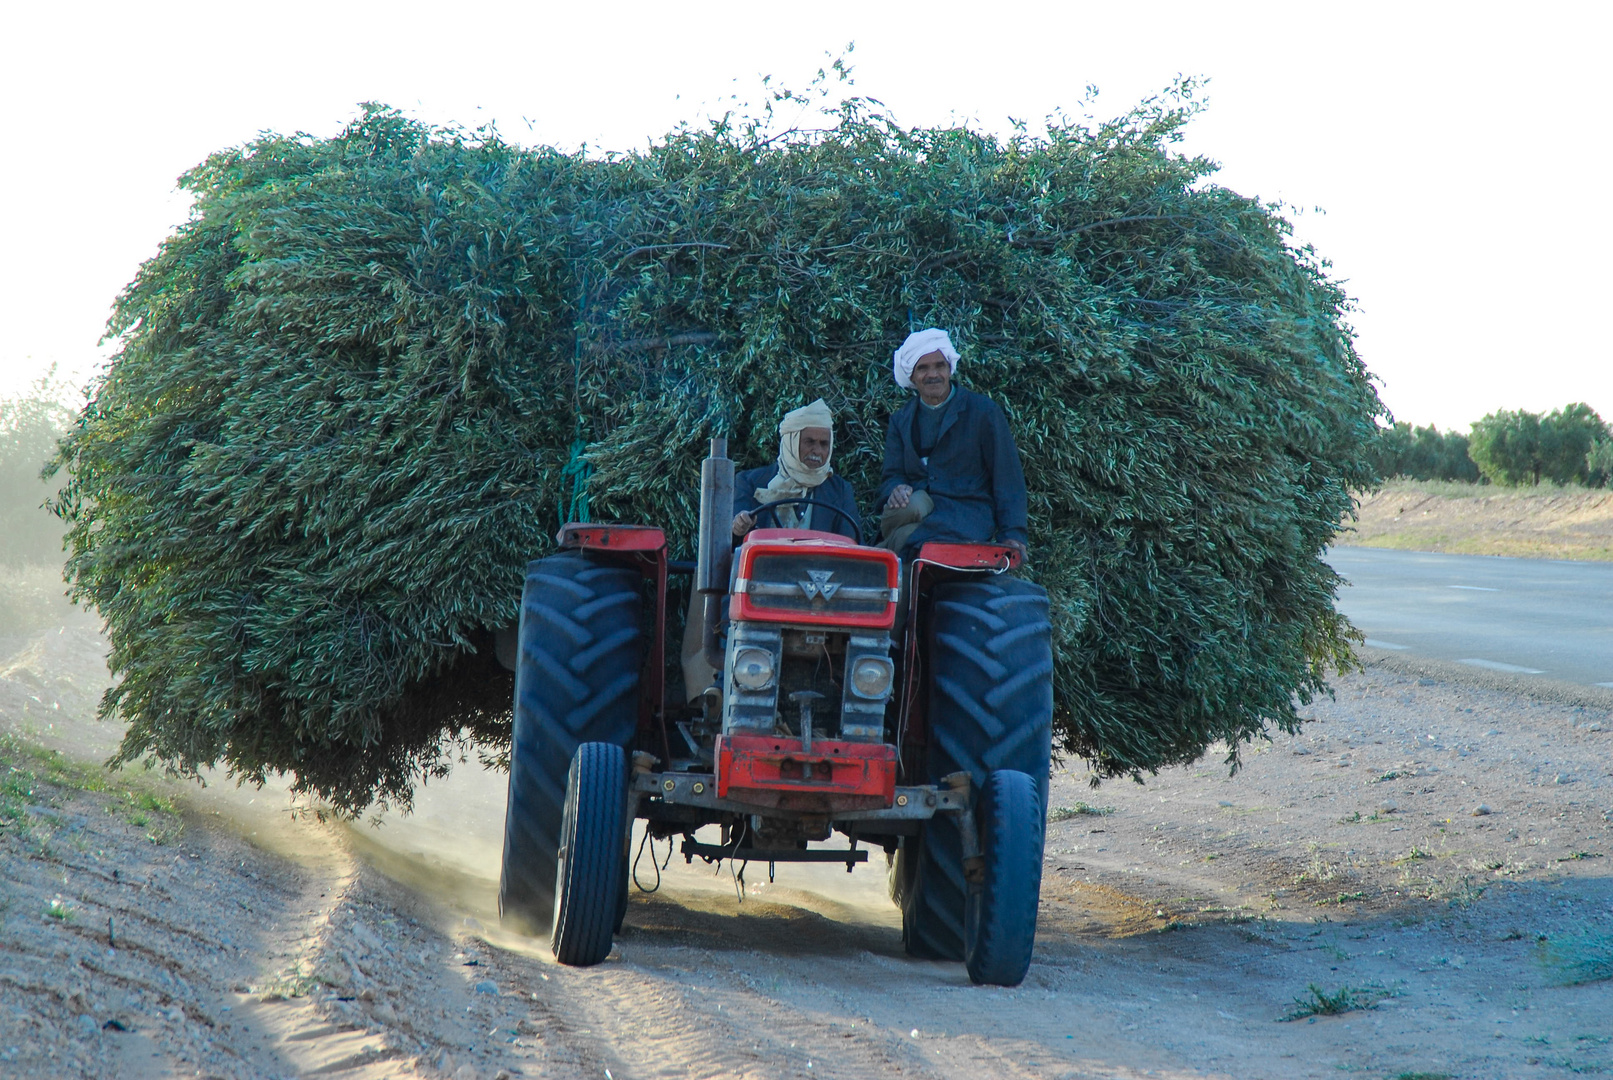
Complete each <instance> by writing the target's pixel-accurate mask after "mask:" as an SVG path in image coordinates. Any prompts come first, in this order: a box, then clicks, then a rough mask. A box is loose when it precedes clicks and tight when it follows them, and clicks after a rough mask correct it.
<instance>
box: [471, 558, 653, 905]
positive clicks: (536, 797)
mask: <svg viewBox="0 0 1613 1080" xmlns="http://www.w3.org/2000/svg"><path fill="white" fill-rule="evenodd" d="M642 580H643V579H642V578H641V577H640V575H639V574H638V572H637V571H635V570H631V569H627V568H623V567H619V566H610V565H606V564H602V563H600V562H597V561H595V560H594V558H592V557H591V556H589V555H587V554H585V553H582V552H576V551H568V552H562V553H560V554H557V555H551V556H549V557H548V558H544V559H539V560H537V561H535V562H533V563H531V564H530V565H529V566H528V567H527V574H526V587H525V589H524V590H523V592H522V596H521V623H520V629H519V631H518V639H519V640H518V653H517V657H516V676H515V725H514V730H513V732H512V734H511V743H510V784H509V799H508V803H507V805H506V809H505V822H504V857H503V866H502V869H501V872H500V875H499V911H500V913H501V915H502V916H503V918H504V919H506V920H508V921H510V922H512V923H515V924H517V925H519V926H521V927H522V928H524V929H526V930H527V931H528V932H532V933H541V932H543V931H544V930H546V929H548V928H549V926H550V924H551V922H552V916H553V910H554V898H555V861H556V852H557V850H558V848H559V843H560V825H561V816H562V813H563V811H564V807H565V799H566V779H567V775H568V773H569V771H570V768H571V760H572V758H573V756H575V754H576V752H577V748H578V747H579V746H581V745H582V744H583V743H587V742H603V743H610V744H612V745H615V746H620V747H624V748H625V747H627V746H628V745H629V744H630V743H631V741H632V738H633V734H634V730H635V728H636V726H637V724H638V687H639V677H640V668H641V667H642V665H643V661H644V633H643V629H642V627H641V625H640V619H641V613H642V611H643V585H642Z"/></svg>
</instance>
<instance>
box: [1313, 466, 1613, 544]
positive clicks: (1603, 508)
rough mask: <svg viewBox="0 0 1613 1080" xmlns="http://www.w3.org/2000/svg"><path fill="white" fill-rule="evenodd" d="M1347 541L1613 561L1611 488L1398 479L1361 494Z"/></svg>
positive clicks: (1344, 541) (1342, 541)
mask: <svg viewBox="0 0 1613 1080" xmlns="http://www.w3.org/2000/svg"><path fill="white" fill-rule="evenodd" d="M1345 524H1346V525H1347V526H1348V527H1349V529H1350V531H1347V532H1345V533H1344V534H1343V535H1342V536H1340V537H1339V539H1338V541H1337V543H1339V544H1341V545H1345V546H1356V547H1378V548H1395V549H1399V550H1402V551H1440V552H1448V553H1451V554H1457V555H1512V556H1518V557H1523V558H1538V559H1588V560H1597V561H1613V491H1610V490H1608V489H1606V488H1581V487H1557V486H1556V485H1552V484H1542V485H1540V486H1539V487H1534V488H1498V487H1491V486H1487V485H1486V486H1481V485H1478V484H1456V483H1448V482H1438V481H1432V482H1430V481H1418V480H1395V481H1391V482H1390V483H1388V484H1385V485H1384V486H1383V488H1382V489H1381V490H1379V491H1377V492H1375V493H1373V494H1370V495H1363V496H1362V497H1361V508H1360V516H1359V520H1357V521H1355V522H1346V523H1345Z"/></svg>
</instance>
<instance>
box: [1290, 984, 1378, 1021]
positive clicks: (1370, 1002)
mask: <svg viewBox="0 0 1613 1080" xmlns="http://www.w3.org/2000/svg"><path fill="white" fill-rule="evenodd" d="M1305 989H1306V992H1305V993H1304V994H1302V995H1300V996H1299V997H1297V998H1295V999H1294V1007H1293V1008H1292V1009H1290V1010H1289V1011H1288V1012H1287V1013H1284V1014H1283V1015H1282V1016H1281V1017H1279V1019H1280V1020H1285V1021H1294V1020H1304V1019H1306V1018H1307V1017H1311V1016H1338V1015H1339V1014H1340V1013H1347V1012H1355V1011H1356V1010H1357V1009H1372V1008H1376V1007H1377V1004H1378V1002H1380V1001H1382V1000H1383V999H1384V998H1386V997H1388V996H1389V992H1388V991H1387V990H1385V989H1383V988H1382V987H1378V986H1370V987H1366V988H1364V989H1358V988H1356V987H1352V986H1341V987H1339V988H1338V990H1336V991H1334V992H1333V993H1331V994H1329V993H1328V992H1327V991H1325V990H1323V989H1322V988H1321V987H1319V986H1317V985H1316V984H1315V983H1311V984H1310V985H1309V986H1308V987H1306V988H1305Z"/></svg>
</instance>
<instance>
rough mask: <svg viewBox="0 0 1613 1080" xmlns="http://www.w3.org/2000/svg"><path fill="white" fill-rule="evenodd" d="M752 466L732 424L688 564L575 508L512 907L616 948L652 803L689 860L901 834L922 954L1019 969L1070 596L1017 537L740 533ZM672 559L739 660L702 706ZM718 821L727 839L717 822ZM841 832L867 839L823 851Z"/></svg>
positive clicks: (522, 697)
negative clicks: (1035, 573) (1046, 582)
mask: <svg viewBox="0 0 1613 1080" xmlns="http://www.w3.org/2000/svg"><path fill="white" fill-rule="evenodd" d="M733 479H734V468H733V463H732V462H731V461H729V460H728V457H727V445H726V440H724V439H713V440H712V446H711V456H710V457H708V458H707V459H706V460H705V461H704V462H703V463H702V466H701V495H700V533H699V540H698V543H699V547H698V552H697V555H698V557H697V559H696V560H695V562H694V563H693V564H686V563H685V564H679V563H675V562H672V561H670V560H669V559H668V558H667V546H666V536H665V533H664V532H663V531H662V530H661V529H659V528H655V527H653V526H644V525H605V524H577V523H573V524H569V525H567V526H565V528H564V529H562V530H561V535H560V546H561V551H560V552H559V553H558V554H555V555H552V556H550V557H548V558H545V559H539V560H537V561H535V562H533V563H532V564H531V565H530V566H528V568H527V577H526V586H525V589H524V592H523V595H522V603H521V620H520V625H519V629H518V632H517V635H516V639H517V640H516V641H515V642H514V644H515V646H516V647H515V648H514V649H513V650H510V653H513V655H509V657H508V659H509V661H510V662H511V665H512V666H513V667H514V668H515V672H516V678H515V730H514V737H513V742H512V746H511V752H510V782H509V802H508V808H507V812H506V818H505V835H504V857H503V868H502V874H501V878H500V884H499V909H500V912H501V913H502V915H503V918H504V920H505V921H506V922H508V923H512V924H515V925H517V926H520V927H522V928H524V929H526V930H527V931H529V932H533V933H541V932H542V931H544V930H547V931H548V932H549V935H550V942H551V946H552V948H553V950H554V954H555V956H556V957H557V958H558V959H559V960H560V961H561V962H562V963H567V964H576V965H589V964H597V963H599V962H600V961H602V960H603V959H605V957H606V956H607V955H608V954H609V952H610V949H611V941H612V938H613V936H614V934H615V933H616V931H618V930H619V929H620V928H621V922H622V918H623V916H624V914H625V911H626V906H627V889H628V878H629V874H628V870H627V863H628V845H629V842H630V839H631V835H632V830H633V824H634V821H635V820H637V819H640V818H642V819H644V821H645V823H646V829H647V831H648V835H649V836H650V837H651V838H653V839H669V840H670V839H671V838H673V837H678V836H681V837H682V844H681V852H682V854H683V855H684V857H685V859H686V860H690V861H692V860H693V859H695V858H696V857H699V858H703V859H706V860H708V861H716V860H721V859H729V860H739V861H749V862H756V863H763V862H765V863H768V864H770V866H771V865H772V864H776V863H781V862H844V863H845V864H846V869H847V870H848V871H850V870H851V869H852V868H853V867H855V866H856V865H857V864H859V863H864V862H866V861H867V860H868V852H869V850H871V849H874V848H878V849H881V850H883V851H884V853H885V855H886V862H887V867H888V873H889V881H890V890H891V898H892V899H893V900H894V901H895V902H896V903H897V904H898V905H899V906H900V907H901V909H902V939H903V942H904V944H905V946H906V948H907V951H908V952H909V953H910V954H911V955H913V956H919V957H926V958H931V959H944V960H961V961H963V962H964V963H965V964H966V965H967V967H968V971H969V976H970V978H971V979H973V980H974V981H975V982H977V983H987V984H993V985H1001V986H1014V985H1017V984H1018V983H1019V982H1020V981H1022V980H1023V979H1024V977H1025V972H1026V970H1027V969H1028V967H1029V965H1030V960H1031V951H1032V947H1033V945H1034V942H1035V933H1036V911H1037V903H1038V899H1039V896H1040V891H1041V870H1042V847H1043V830H1044V821H1045V814H1044V809H1045V807H1046V803H1047V781H1048V765H1049V755H1050V750H1051V740H1052V715H1053V690H1052V678H1053V656H1052V647H1051V644H1050V628H1049V624H1048V604H1047V595H1046V593H1045V592H1043V590H1042V589H1041V588H1040V587H1039V586H1037V585H1033V584H1031V583H1029V582H1025V581H1021V580H1019V579H1017V578H1014V577H1011V576H1009V573H1008V572H1009V571H1011V570H1012V569H1014V568H1015V567H1016V566H1017V565H1018V555H1017V553H1015V552H1014V551H1013V550H1012V549H1011V548H1008V547H1004V546H999V545H996V544H952V543H934V542H932V543H927V544H925V545H923V547H922V548H921V549H920V551H919V553H918V556H917V557H916V558H914V559H912V560H911V561H910V562H909V563H907V564H905V565H904V564H903V563H902V562H901V561H900V560H898V559H897V557H896V555H895V554H893V553H892V552H890V551H887V550H884V549H882V548H875V547H867V546H864V545H862V544H860V543H857V542H855V541H853V540H848V539H847V538H845V537H843V536H840V535H838V534H834V533H827V532H817V531H813V530H807V529H781V528H764V527H761V526H762V522H761V520H760V519H761V518H762V517H764V516H765V515H766V514H767V513H768V512H769V511H772V510H773V509H774V508H773V507H763V508H762V511H761V512H759V514H758V518H759V520H758V523H757V525H758V527H756V528H754V529H752V530H751V532H749V533H748V534H747V535H746V537H745V539H744V542H743V543H742V544H741V545H740V546H739V548H738V549H737V551H736V550H735V549H734V548H733V546H732V537H731V535H730V523H731V521H732V519H733ZM796 501H797V502H801V501H805V502H809V503H810V500H796ZM812 505H822V504H812ZM828 509H833V508H828ZM673 574H692V575H693V578H694V581H693V587H694V589H695V590H696V592H697V593H698V595H699V597H700V598H701V603H700V605H698V609H699V610H700V612H701V619H700V624H699V631H700V635H701V649H702V650H703V652H704V655H705V659H706V662H707V663H708V664H709V666H710V668H711V669H713V670H715V671H717V672H718V678H717V680H716V682H714V684H713V685H711V686H710V687H706V688H704V691H703V692H702V693H699V694H697V695H695V696H694V698H693V700H692V701H688V702H675V701H669V700H667V693H666V674H665V673H666V664H665V660H666V639H667V615H668V609H667V582H668V578H669V576H670V575H673ZM899 604H900V605H904V610H902V611H901V612H900V615H901V616H902V617H901V618H898V605H899ZM707 825H715V826H718V827H719V828H720V831H721V836H720V842H719V843H716V844H712V843H704V842H701V841H699V840H697V839H696V832H697V831H698V830H699V829H700V828H701V827H703V826H707ZM836 834H838V835H840V836H843V837H844V838H845V841H846V844H845V846H844V847H838V846H837V847H811V846H810V845H811V844H813V843H818V842H823V841H828V840H830V838H831V837H833V836H834V835H836ZM865 845H866V846H865Z"/></svg>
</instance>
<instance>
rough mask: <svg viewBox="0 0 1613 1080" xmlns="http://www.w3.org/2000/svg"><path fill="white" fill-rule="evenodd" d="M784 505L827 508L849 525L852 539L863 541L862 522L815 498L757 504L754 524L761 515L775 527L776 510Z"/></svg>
mask: <svg viewBox="0 0 1613 1080" xmlns="http://www.w3.org/2000/svg"><path fill="white" fill-rule="evenodd" d="M784 506H809V507H817V508H818V509H821V510H827V511H829V512H830V513H831V514H835V515H837V516H838V517H839V518H840V519H841V520H843V521H845V522H846V523H847V524H848V525H850V526H851V533H852V536H851V538H852V539H853V540H855V541H856V542H857V543H859V544H860V543H862V542H863V530H862V522H860V521H858V520H857V519H856V518H854V517H852V516H851V515H850V514H848V513H846V512H845V511H844V510H842V509H840V507H838V506H830V505H829V504H828V503H822V502H818V501H817V500H816V499H779V500H778V501H776V502H770V503H768V504H766V505H765V506H758V507H757V508H756V512H755V514H754V515H753V517H754V520H755V524H757V525H760V524H761V522H762V518H763V517H771V518H772V519H773V525H774V527H775V528H776V527H777V526H778V524H779V520H778V510H779V508H780V507H784Z"/></svg>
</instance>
